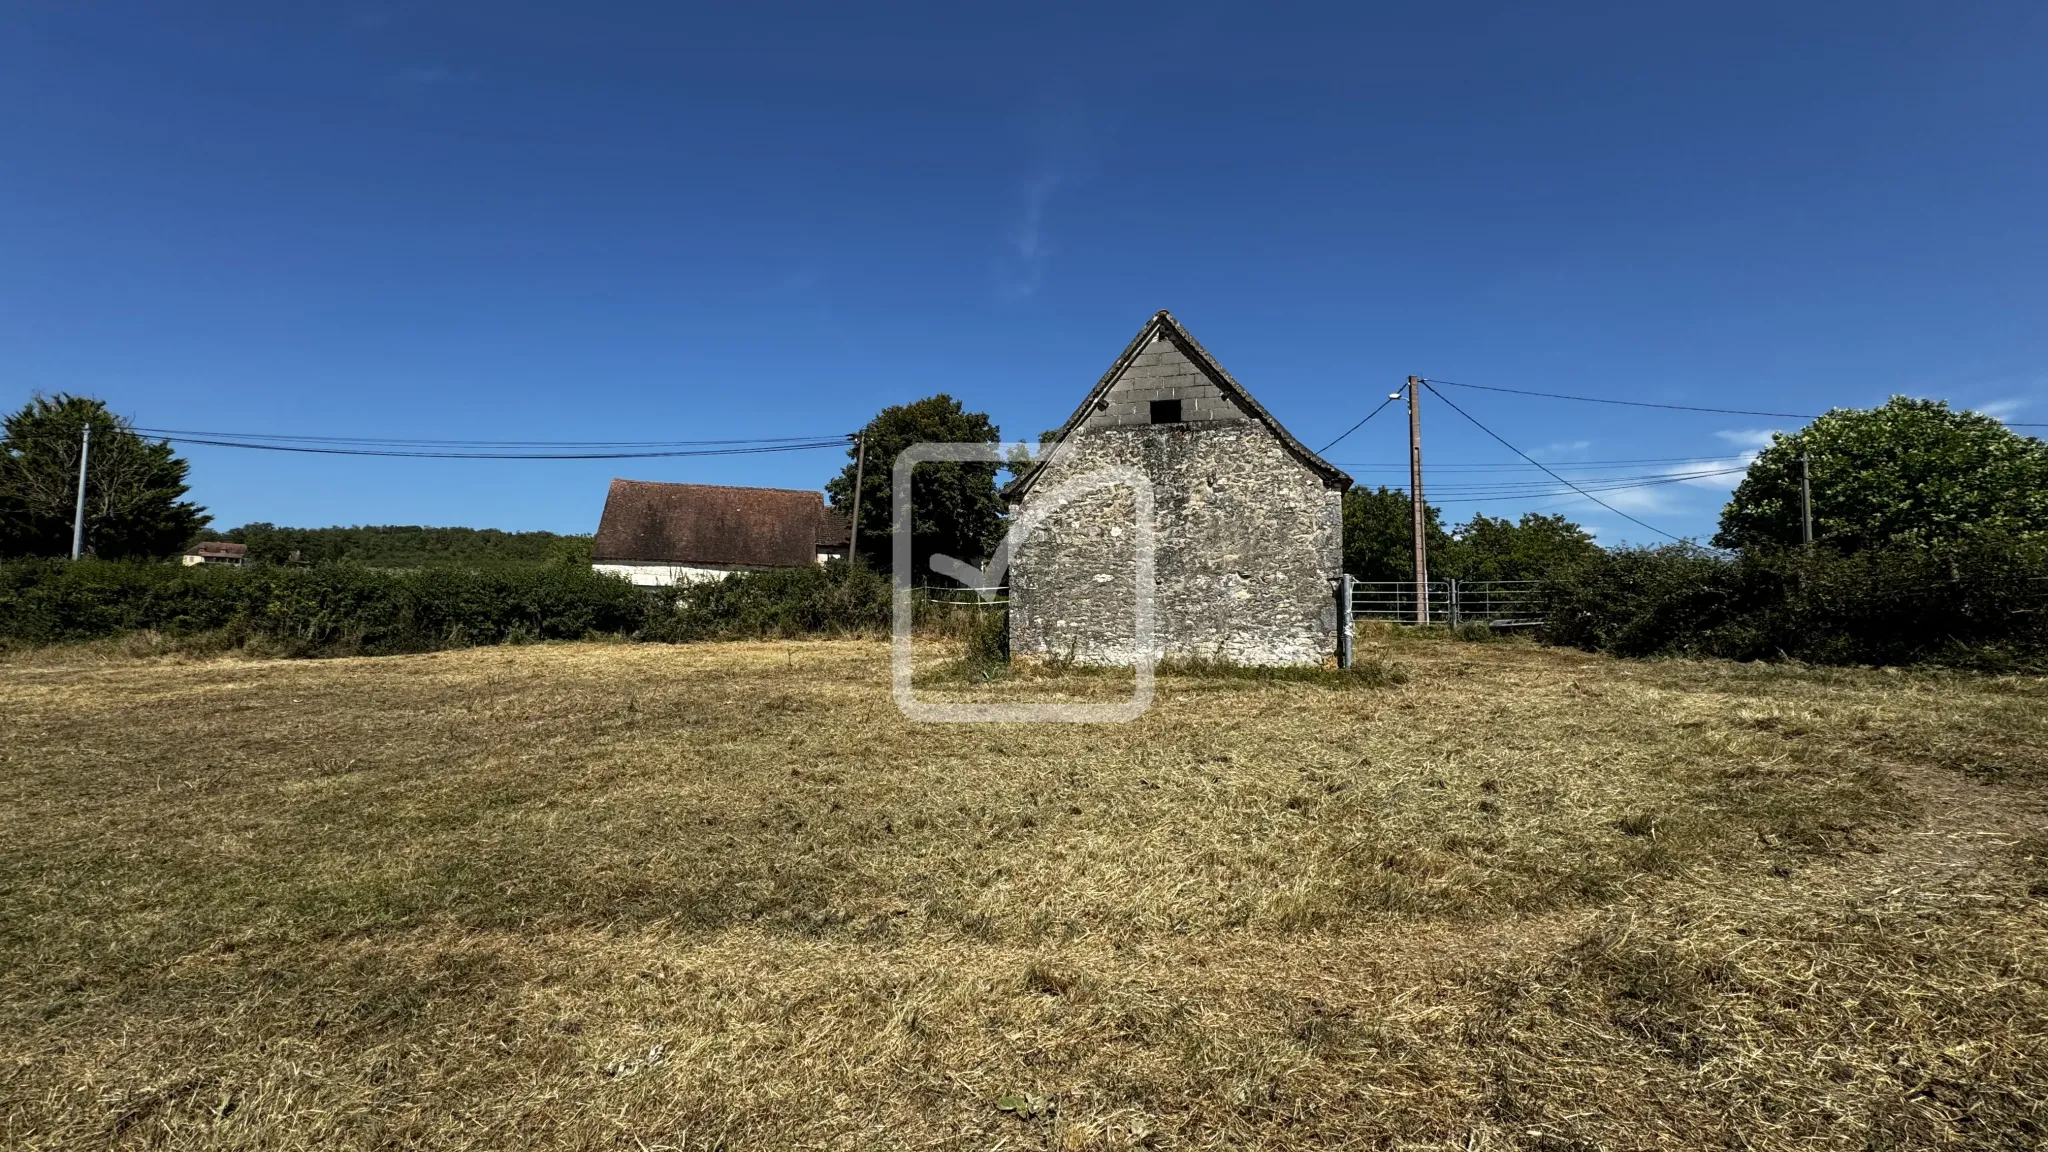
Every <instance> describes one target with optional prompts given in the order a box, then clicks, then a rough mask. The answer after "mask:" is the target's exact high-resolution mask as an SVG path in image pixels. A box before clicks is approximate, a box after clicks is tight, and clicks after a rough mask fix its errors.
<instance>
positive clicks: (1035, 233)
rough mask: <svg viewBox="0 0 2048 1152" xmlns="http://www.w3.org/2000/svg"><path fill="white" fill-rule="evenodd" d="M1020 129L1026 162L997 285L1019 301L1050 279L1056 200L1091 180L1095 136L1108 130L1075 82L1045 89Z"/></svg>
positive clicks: (1045, 86)
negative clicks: (1047, 269)
mask: <svg viewBox="0 0 2048 1152" xmlns="http://www.w3.org/2000/svg"><path fill="white" fill-rule="evenodd" d="M1020 128H1021V133H1020V134H1021V135H1022V136H1023V138H1024V140H1025V142H1026V144H1025V152H1024V154H1025V156H1026V158H1027V166H1026V167H1025V169H1024V178H1023V180H1022V181H1021V182H1020V183H1019V184H1018V185H1016V191H1015V199H1014V200H1013V201H1012V205H1013V207H1012V208H1011V209H1010V214H1009V217H1008V223H1007V225H1006V226H1005V227H1004V229H1003V233H1004V235H1003V249H1002V253H1001V256H1000V258H999V259H998V261H997V268H996V279H997V284H998V287H999V288H1000V289H1001V291H1002V292H1003V294H1004V295H1006V296H1009V297H1010V298H1011V299H1016V300H1021V299H1024V298H1025V297H1028V296H1030V295H1032V294H1033V293H1035V292H1037V291H1038V289H1039V286H1040V285H1041V284H1043V283H1044V282H1045V274H1046V267H1047V265H1048V263H1049V262H1050V260H1051V257H1052V254H1053V250H1054V245H1053V244H1052V242H1051V240H1050V239H1049V237H1048V232H1049V227H1048V223H1049V220H1050V218H1051V211H1052V207H1053V204H1054V201H1055V198H1056V196H1058V195H1060V194H1063V193H1065V192H1066V191H1068V190H1070V189H1072V188H1073V187H1074V186H1076V185H1078V184H1080V183H1082V182H1084V181H1085V180H1086V179H1087V177H1088V172H1089V169H1090V166H1091V160H1092V157H1093V156H1094V154H1095V152H1096V151H1097V148H1096V140H1095V137H1096V136H1098V135H1100V134H1101V133H1102V131H1103V128H1102V126H1101V125H1100V124H1099V123H1098V122H1097V118H1096V117H1093V116H1091V115H1090V114H1089V109H1088V108H1087V107H1086V105H1085V104H1084V103H1083V101H1082V99H1081V97H1080V94H1079V93H1078V92H1077V91H1076V90H1075V88H1074V86H1073V85H1071V84H1069V83H1065V82H1057V81H1056V82H1049V83H1047V84H1045V85H1044V86H1042V87H1041V88H1040V90H1039V92H1038V94H1037V96H1036V98H1035V99H1034V100H1033V101H1032V103H1031V105H1030V107H1029V109H1028V110H1027V111H1026V113H1025V115H1024V117H1023V121H1022V123H1021V125H1020Z"/></svg>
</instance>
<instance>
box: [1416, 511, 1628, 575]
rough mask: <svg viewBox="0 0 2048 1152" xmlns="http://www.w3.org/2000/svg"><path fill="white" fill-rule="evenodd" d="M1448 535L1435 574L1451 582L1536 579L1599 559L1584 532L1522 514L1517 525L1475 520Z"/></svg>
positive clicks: (1553, 518) (1495, 519) (1482, 517)
mask: <svg viewBox="0 0 2048 1152" xmlns="http://www.w3.org/2000/svg"><path fill="white" fill-rule="evenodd" d="M1451 535H1452V543H1451V546H1450V547H1449V548H1448V549H1446V550H1445V555H1444V562H1443V565H1442V567H1441V568H1439V569H1438V571H1439V572H1440V573H1441V574H1442V575H1443V576H1444V577H1446V578H1449V579H1456V580H1542V579H1546V578H1548V577H1551V576H1556V575H1559V574H1562V573H1564V572H1567V571H1570V570H1572V569H1574V568H1578V567H1581V566H1583V565H1585V564H1587V563H1589V562H1591V561H1593V560H1596V559H1598V558H1599V556H1600V554H1601V549H1600V546H1599V545H1598V544H1595V543H1594V542H1593V537H1592V536H1591V535H1590V534H1588V533H1587V532H1586V530H1585V529H1584V528H1581V527H1579V526H1578V525H1577V524H1574V523H1572V522H1571V521H1570V520H1567V519H1565V518H1564V517H1562V516H1545V515H1543V514H1542V513H1540V512H1525V513H1523V514H1522V518H1521V519H1520V520H1519V521H1516V520H1509V519H1506V518H1504V517H1495V516H1485V515H1476V516H1474V517H1472V519H1470V520H1468V521H1466V522H1465V523H1463V524H1460V525H1459V526H1458V527H1456V528H1455V529H1453V530H1452V533H1451ZM1432 567H1435V565H1432Z"/></svg>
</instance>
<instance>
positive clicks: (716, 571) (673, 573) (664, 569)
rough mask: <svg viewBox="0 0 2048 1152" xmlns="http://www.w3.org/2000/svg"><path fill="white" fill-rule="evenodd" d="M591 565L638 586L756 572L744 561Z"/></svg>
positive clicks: (834, 554)
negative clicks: (730, 562)
mask: <svg viewBox="0 0 2048 1152" xmlns="http://www.w3.org/2000/svg"><path fill="white" fill-rule="evenodd" d="M845 555H846V553H845V552H843V551H840V550H837V549H835V550H833V551H831V552H820V553H818V563H820V564H823V563H824V562H825V561H827V560H838V559H841V558H843V557H844V556H845ZM591 568H593V569H595V570H596V571H599V572H604V573H607V574H609V575H613V576H624V577H625V578H626V579H627V580H630V581H632V582H633V583H634V584H635V585H637V586H639V587H641V588H667V587H670V586H672V585H676V584H704V583H708V582H710V581H712V580H723V579H725V578H726V577H727V576H730V575H732V574H733V573H735V572H759V571H761V569H760V568H757V567H751V566H749V565H745V564H592V565H591Z"/></svg>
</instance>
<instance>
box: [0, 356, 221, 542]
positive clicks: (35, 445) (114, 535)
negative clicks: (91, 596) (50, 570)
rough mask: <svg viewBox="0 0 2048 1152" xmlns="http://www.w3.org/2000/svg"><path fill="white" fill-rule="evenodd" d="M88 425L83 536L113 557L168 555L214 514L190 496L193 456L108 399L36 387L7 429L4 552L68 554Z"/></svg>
mask: <svg viewBox="0 0 2048 1152" xmlns="http://www.w3.org/2000/svg"><path fill="white" fill-rule="evenodd" d="M88 425H90V426H91V428H92V451H91V453H90V455H89V456H88V458H87V463H86V478H85V545H86V548H87V550H88V551H90V552H91V554H92V555H94V556H98V557H100V558H102V559H107V560H129V559H145V558H151V557H161V556H170V555H173V554H175V553H177V552H178V551H179V550H181V549H183V548H184V547H185V545H186V542H187V541H189V540H191V539H192V537H193V536H194V535H195V534H196V533H197V532H198V531H199V530H200V529H201V528H204V527H205V526H206V524H207V523H208V522H209V521H210V520H211V519H212V517H210V516H208V515H207V514H206V510H205V509H203V508H201V507H199V506H198V505H197V504H194V503H191V502H190V501H187V500H184V499H182V497H183V496H184V495H185V491H186V486H185V476H186V470H187V465H186V463H185V461H183V460H180V459H179V458H178V457H177V456H176V455H175V454H174V453H173V452H172V451H171V446H170V444H168V443H166V442H164V441H161V440H156V441H151V440H146V439H144V438H143V437H141V436H139V435H137V434H136V433H135V431H134V429H132V428H130V427H129V425H128V422H127V421H126V420H123V419H122V418H121V417H119V416H116V415H114V414H113V413H111V412H109V411H107V406H106V404H105V403H103V402H101V401H99V400H94V399H91V398H89V397H84V396H67V395H58V396H37V397H35V398H34V399H32V400H30V401H29V402H28V404H27V405H26V406H24V407H23V408H22V409H21V410H20V411H18V412H15V413H13V414H12V415H10V416H8V417H7V418H6V420H5V422H4V425H0V427H4V436H0V556H68V555H70V554H71V520H72V514H73V511H74V509H75V507H76V501H77V499H78V453H79V449H80V444H79V441H80V434H81V433H82V432H83V431H84V429H85V428H86V427H87V426H88Z"/></svg>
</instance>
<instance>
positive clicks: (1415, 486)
mask: <svg viewBox="0 0 2048 1152" xmlns="http://www.w3.org/2000/svg"><path fill="white" fill-rule="evenodd" d="M1421 385H1422V378H1421V377H1420V376H1410V377H1409V378H1408V496H1409V499H1410V500H1411V501H1412V502H1413V504H1414V506H1415V509H1414V510H1415V622H1416V623H1417V624H1427V623H1429V540H1428V538H1427V537H1426V536H1425V534H1424V529H1425V528H1426V527H1427V526H1428V522H1429V506H1428V505H1427V504H1424V503H1423V502H1422V396H1421V392H1422V387H1421Z"/></svg>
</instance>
